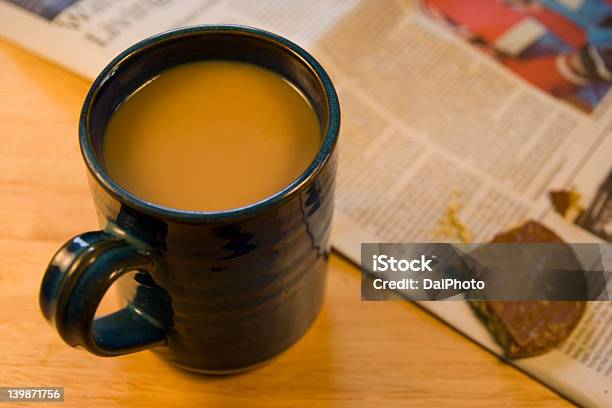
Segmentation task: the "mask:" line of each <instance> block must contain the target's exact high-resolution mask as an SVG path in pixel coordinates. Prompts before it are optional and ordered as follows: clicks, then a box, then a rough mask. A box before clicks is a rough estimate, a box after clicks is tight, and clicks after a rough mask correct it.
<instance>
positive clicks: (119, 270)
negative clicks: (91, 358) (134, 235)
mask: <svg viewBox="0 0 612 408" xmlns="http://www.w3.org/2000/svg"><path fill="white" fill-rule="evenodd" d="M154 264H155V262H154V258H153V256H152V255H151V254H150V253H146V252H143V251H138V249H137V248H136V247H135V246H134V245H132V244H130V243H128V242H127V241H125V240H124V239H121V238H119V237H117V236H115V235H112V234H109V233H107V232H104V231H92V232H86V233H84V234H80V235H77V236H76V237H74V238H72V239H71V240H69V241H68V242H66V243H65V244H64V245H63V246H62V247H61V248H60V249H59V251H57V253H56V254H55V255H54V256H53V258H52V259H51V262H50V263H49V266H48V267H47V271H46V272H45V276H44V278H43V281H42V285H41V288H40V297H39V300H40V307H41V310H42V313H43V315H44V316H45V318H46V319H47V320H48V321H49V322H50V323H51V324H52V325H53V326H55V328H56V329H57V331H58V332H59V334H60V336H61V337H62V339H63V340H64V341H65V342H66V343H67V344H68V345H70V346H72V347H78V346H81V347H83V348H84V349H86V350H87V351H89V352H91V353H93V354H96V355H98V356H105V357H108V356H118V355H121V354H127V353H133V352H136V351H140V350H144V349H146V348H150V347H155V346H160V345H164V344H165V343H166V332H167V329H168V322H167V321H166V322H164V320H165V319H163V318H162V319H158V318H155V317H152V316H151V315H150V313H148V312H153V313H156V314H157V315H160V310H159V308H163V309H166V310H162V311H161V314H165V315H167V314H168V312H169V310H170V306H169V304H170V302H169V298H168V297H167V295H165V292H164V291H163V289H161V288H160V287H158V286H156V285H155V284H154V283H153V280H152V279H151V278H150V276H149V275H148V272H150V271H152V270H153V269H154V268H155V265H154ZM134 270H137V271H139V272H138V273H139V274H143V273H144V274H146V275H144V276H145V281H146V282H145V283H149V285H146V284H145V285H144V286H142V287H143V288H145V290H144V291H141V286H140V285H139V286H138V291H137V295H136V297H135V298H134V299H133V300H132V301H130V302H129V303H128V305H127V306H126V307H125V308H123V309H121V310H119V311H117V312H115V313H112V314H110V315H107V316H104V317H101V318H97V319H95V314H96V309H97V308H98V305H99V304H100V301H101V300H102V298H103V297H104V294H105V293H106V291H107V289H108V288H109V287H110V286H111V285H112V284H113V282H114V281H115V280H117V279H118V278H119V277H120V276H121V275H123V274H125V273H126V272H130V271H134ZM141 276H143V275H141ZM147 277H148V279H146V278H147ZM141 280H142V279H141ZM151 285H153V286H151ZM143 298H144V299H143ZM145 308H148V309H151V310H149V311H147V310H145ZM155 309H157V310H155Z"/></svg>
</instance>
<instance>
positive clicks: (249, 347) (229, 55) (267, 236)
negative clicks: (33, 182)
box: [40, 26, 340, 373]
mask: <svg viewBox="0 0 612 408" xmlns="http://www.w3.org/2000/svg"><path fill="white" fill-rule="evenodd" d="M205 59H226V60H239V61H244V62H249V63H253V64H256V65H259V66H263V67H266V68H268V69H271V70H273V71H275V72H277V73H279V74H281V75H282V76H284V77H285V78H287V79H288V80H290V81H291V82H292V83H293V84H294V85H296V86H297V87H299V88H300V89H301V90H302V91H303V92H304V94H305V95H306V96H307V97H308V98H309V100H310V102H311V103H312V105H313V107H314V108H315V110H316V112H317V114H318V117H319V121H320V124H321V132H322V135H323V139H322V144H321V148H320V151H319V153H318V154H317V156H316V158H315V159H314V161H313V163H312V164H311V165H310V167H308V169H307V170H306V171H305V172H304V173H303V174H302V175H301V176H300V177H299V178H298V179H297V180H295V181H294V182H293V183H291V185H289V186H287V187H286V188H284V189H282V190H281V191H279V192H278V193H276V194H275V195H273V196H272V197H269V198H267V199H265V200H263V201H260V202H256V203H253V204H251V205H249V206H246V207H242V208H238V209H233V210H228V211H219V212H196V211H183V210H175V209H171V208H166V207H161V206H158V205H155V204H152V203H150V202H146V201H144V200H142V199H139V198H138V197H135V196H134V195H133V194H131V193H130V192H129V191H126V190H124V189H123V188H121V187H120V186H119V185H118V184H117V183H116V182H115V181H113V180H112V179H111V178H110V177H109V176H108V174H107V173H106V171H105V169H104V157H103V155H102V138H103V135H104V130H105V126H106V124H107V122H108V120H109V117H110V115H111V114H112V113H113V112H114V110H115V109H116V108H117V107H118V105H119V104H120V103H121V102H122V101H123V100H124V99H125V98H126V97H127V96H129V95H130V94H131V93H132V92H134V91H135V90H136V89H138V87H140V86H141V85H142V84H144V83H145V82H146V81H147V80H149V79H151V78H153V77H154V76H155V75H157V74H158V73H159V72H160V71H162V70H164V69H166V68H169V67H172V66H176V65H178V64H182V63H186V62H190V61H195V60H205ZM202 97H203V98H205V97H206V95H202ZM339 125H340V111H339V106H338V100H337V96H336V93H335V91H334V87H333V85H332V83H331V81H330V79H329V77H328V76H327V74H326V73H325V71H324V70H323V68H322V67H321V66H320V65H319V64H318V63H317V61H315V59H314V58H313V57H312V56H311V55H309V54H308V53H307V52H306V51H304V50H303V49H302V48H300V47H299V46H297V45H296V44H294V43H292V42H290V41H288V40H286V39H284V38H282V37H279V36H277V35H274V34H271V33H269V32H265V31H261V30H258V29H253V28H247V27H239V26H196V27H188V28H182V29H178V30H174V31H170V32H166V33H163V34H160V35H157V36H154V37H151V38H149V39H146V40H144V41H142V42H140V43H138V44H136V45H134V46H132V47H131V48H129V49H128V50H126V51H124V52H123V53H121V55H119V56H118V57H117V58H115V59H114V60H113V61H112V62H111V63H110V64H109V65H108V66H107V67H106V68H105V69H104V70H103V71H102V73H101V74H100V75H99V76H98V78H97V79H96V81H95V82H94V84H93V86H92V87H91V90H90V91H89V94H88V95H87V97H86V99H85V103H84V105H83V110H82V113H81V119H80V125H79V126H80V127H79V132H80V144H81V151H82V153H83V157H84V159H85V163H86V165H87V169H88V170H89V181H90V187H91V191H92V195H93V199H94V202H95V205H96V209H97V212H98V217H99V220H100V224H101V228H102V230H100V231H93V232H86V233H83V234H80V235H78V236H76V237H74V238H73V239H71V240H70V241H68V242H67V243H66V244H65V245H64V246H63V247H62V248H60V250H59V251H58V252H57V253H56V254H55V255H54V256H53V259H52V260H51V262H50V264H49V267H48V269H47V271H46V273H45V276H44V279H43V282H42V287H41V291H40V306H41V309H42V312H43V314H44V316H45V318H46V319H47V320H49V321H50V322H51V323H52V324H53V325H54V326H55V328H56V329H57V331H58V332H59V334H60V336H61V337H62V338H63V339H64V341H65V342H66V343H68V344H69V345H70V346H74V347H77V346H80V347H82V348H84V349H86V350H88V351H89V352H91V353H94V354H97V355H100V356H116V355H121V354H125V353H131V352H135V351H139V350H143V349H147V348H153V349H154V351H155V352H157V353H159V354H160V355H161V356H162V357H163V358H165V359H167V360H168V361H170V362H171V363H173V364H175V365H177V366H180V367H183V368H186V369H190V370H195V371H198V372H204V373H230V372H235V371H241V370H245V369H248V368H250V367H254V366H256V365H258V364H260V363H262V362H265V361H266V360H268V359H270V358H272V357H274V356H275V355H277V354H278V353H280V352H281V351H283V350H284V349H286V348H287V347H289V346H290V345H291V344H292V343H294V342H295V341H296V340H297V339H298V338H300V337H301V336H302V334H303V333H304V332H305V331H306V330H307V329H308V327H309V326H310V325H311V323H312V322H313V320H314V319H315V317H316V316H317V313H318V311H319V309H320V306H321V302H322V298H323V292H324V285H325V275H326V267H327V260H328V255H329V234H330V227H331V219H332V213H333V206H334V203H333V192H334V180H335V172H336V161H337V159H336V153H335V150H336V149H335V147H336V141H337V139H338V130H339ZM193 188H194V189H198V188H206V186H198V185H194V186H193ZM211 194H214V193H211ZM115 281H117V285H116V286H118V287H119V289H120V290H121V293H122V298H123V299H124V300H125V301H126V306H125V307H124V308H123V309H121V310H119V311H117V312H115V313H113V314H110V315H108V316H104V317H100V318H96V317H95V313H96V309H97V307H98V305H99V303H100V301H101V299H102V297H103V296H104V294H105V292H106V291H107V289H108V288H109V287H110V286H111V285H112V284H113V283H114V282H115Z"/></svg>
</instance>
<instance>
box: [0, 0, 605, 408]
mask: <svg viewBox="0 0 612 408" xmlns="http://www.w3.org/2000/svg"><path fill="white" fill-rule="evenodd" d="M459 4H461V7H458V5H459ZM482 15H486V20H487V22H488V24H487V25H484V26H483V25H482V24H479V23H478V22H479V21H482V18H481V17H479V16H482ZM606 15H610V16H612V7H610V6H609V5H607V3H606V2H604V1H596V0H583V1H579V0H575V1H570V0H557V1H554V0H537V1H536V0H534V1H529V0H516V1H506V2H494V1H486V0H482V1H481V0H470V1H464V2H456V1H443V0H422V1H408V0H388V1H377V0H342V1H340V0H338V1H333V0H311V1H309V2H303V1H299V0H286V1H282V2H281V1H273V0H268V1H257V2H253V1H248V0H226V1H215V0H202V1H186V0H184V1H178V0H128V1H118V0H78V1H77V0H54V1H53V0H48V1H43V0H40V1H36V0H0V35H1V36H3V37H5V38H7V39H10V40H12V41H13V42H15V43H17V44H20V45H21V46H23V47H25V48H27V49H29V50H31V51H32V52H35V53H37V54H40V55H42V56H44V57H46V58H48V59H49V60H51V61H54V62H55V63H57V64H60V65H62V66H64V67H66V68H67V69H70V70H72V71H74V72H76V73H78V74H80V75H82V76H83V77H86V78H89V79H93V78H94V77H95V75H97V73H98V72H99V71H100V70H101V69H102V67H103V66H104V65H105V64H107V63H108V62H109V61H110V60H111V59H112V58H113V57H114V56H115V55H116V54H117V53H119V52H120V51H121V50H123V49H125V48H127V47H128V46H129V45H131V44H132V43H134V42H136V41H138V40H140V39H143V38H144V37H146V36H149V35H152V34H154V33H157V32H161V31H164V30H167V29H170V28H173V27H178V26H184V25H192V24H200V23H225V24H227V23H231V24H245V25H252V26H256V27H260V28H263V29H268V30H271V31H274V32H277V33H279V34H281V35H284V36H286V37H288V38H290V39H292V40H293V41H295V42H297V43H298V44H300V45H302V46H303V47H305V48H306V49H308V50H309V51H310V52H312V53H313V54H314V55H315V57H317V58H318V59H319V60H320V61H321V62H322V63H323V65H324V66H325V67H326V69H327V70H328V72H329V73H330V75H331V76H332V79H333V80H334V83H335V84H336V86H337V89H338V91H339V95H340V101H341V108H342V115H343V121H342V131H341V137H340V140H341V141H340V147H339V148H340V157H341V159H340V168H339V172H338V183H337V207H336V208H337V211H336V215H335V221H334V232H333V236H332V243H333V246H334V247H335V248H336V249H337V250H338V251H340V252H342V253H344V254H345V255H346V256H348V257H349V258H350V259H352V260H354V261H355V262H359V259H360V244H361V243H362V242H459V241H464V242H485V241H487V240H490V239H491V238H492V237H493V236H494V235H495V234H497V233H499V232H501V231H504V230H505V229H508V228H509V227H511V226H514V225H516V224H517V223H520V222H522V221H524V220H526V219H529V218H532V219H537V220H540V221H542V222H544V223H545V224H547V225H548V226H549V227H551V228H552V229H553V230H555V231H556V232H557V233H559V234H560V235H561V236H562V237H564V238H565V239H566V240H567V241H568V242H597V241H598V240H600V239H606V237H607V235H606V234H607V233H609V232H611V231H612V226H611V223H612V217H611V214H612V204H611V202H612V200H611V199H610V196H612V192H610V190H612V188H609V185H610V184H612V182H609V181H607V180H608V179H610V177H612V176H608V175H609V174H610V170H611V168H612V166H611V165H612V162H611V160H610V158H611V157H612V108H611V105H612V93H611V92H608V89H609V87H610V84H611V83H612V82H611V81H610V78H612V74H611V75H610V76H609V77H608V76H607V75H608V70H607V67H608V65H607V63H606V61H608V60H610V61H611V63H610V66H612V55H607V53H608V51H607V48H606V47H605V44H603V45H602V42H605V40H609V39H610V38H612V37H609V38H607V37H606V36H605V33H603V34H602V31H603V30H601V29H599V25H597V24H595V23H592V21H594V20H593V19H594V18H595V17H597V19H599V20H601V18H602V16H606ZM479 18H480V20H479ZM599 20H597V21H599ZM611 20H612V19H611ZM592 26H596V27H598V28H597V29H593V28H592ZM602 38H603V39H602ZM609 43H612V41H609ZM75 50H78V52H77V51H75ZM572 63H574V64H575V65H576V64H577V65H576V66H572ZM580 63H582V65H580ZM576 68H580V69H582V71H581V70H580V69H576ZM569 189H573V190H576V191H577V192H579V194H580V197H581V204H580V205H581V206H582V207H584V208H586V209H588V211H585V212H584V213H583V217H582V218H583V219H582V221H580V220H578V225H580V226H581V227H582V228H580V227H578V226H575V225H572V224H571V223H570V222H569V221H567V220H565V219H562V218H561V217H560V216H558V215H557V214H555V213H554V211H553V206H551V201H550V193H551V191H554V190H569ZM584 214H586V215H584ZM587 229H588V230H589V231H591V232H592V233H593V234H597V235H598V236H599V237H596V236H595V235H592V234H590V233H589V232H587V231H586V230H587ZM420 304H421V305H422V306H423V307H424V308H426V309H428V310H430V311H431V312H432V313H434V314H436V315H438V316H439V317H441V318H442V319H443V320H445V321H446V322H447V323H449V324H450V325H452V326H454V327H455V328H457V329H458V330H459V331H461V332H463V333H464V334H466V335H467V336H469V337H470V338H472V339H473V340H475V341H476V342H478V343H480V344H481V345H483V346H484V347H486V348H487V349H489V350H491V351H492V352H494V353H496V354H498V355H501V350H500V349H499V347H498V346H497V345H496V344H495V342H494V341H493V340H492V338H491V337H490V336H489V334H488V332H487V331H486V329H485V327H484V326H483V325H482V324H481V323H480V322H479V321H478V320H477V319H476V317H475V316H474V315H473V313H472V311H471V310H470V309H469V307H468V305H467V304H466V303H465V302H422V303H420ZM512 363H513V364H515V365H517V366H518V367H520V368H521V369H523V370H525V371H527V372H528V373H530V374H531V375H533V376H534V377H536V378H538V379H540V380H541V381H543V382H545V383H546V384H548V385H549V386H551V387H553V388H555V389H557V390H558V391H559V392H561V393H563V394H564V395H566V396H568V397H569V398H570V399H572V400H573V401H575V402H577V403H579V404H581V405H584V406H593V407H595V406H598V407H601V406H612V304H610V303H607V302H593V303H591V304H589V307H588V308H587V312H586V315H585V316H584V317H583V319H582V321H581V323H580V325H579V327H577V328H576V329H575V330H574V333H573V334H572V336H571V338H570V339H568V340H567V341H566V342H565V343H564V344H563V345H562V346H561V347H560V348H559V349H557V350H554V351H552V352H549V353H547V354H546V355H543V356H540V357H534V358H527V359H522V360H517V361H513V362H512Z"/></svg>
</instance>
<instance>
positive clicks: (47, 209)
mask: <svg viewBox="0 0 612 408" xmlns="http://www.w3.org/2000/svg"><path fill="white" fill-rule="evenodd" d="M88 86H89V84H88V82H87V81H85V80H83V79H81V78H78V77H76V76H74V75H72V74H70V73H67V72H66V71H64V70H62V69H61V68H58V67H56V66H54V65H51V64H49V63H47V62H45V61H43V60H41V59H39V58H38V57H35V56H33V55H31V54H29V53H27V52H25V51H23V50H21V49H19V48H17V47H15V46H12V45H9V44H7V43H5V42H0V140H1V142H0V386H63V387H65V402H64V404H63V406H83V407H84V406H89V407H95V406H99V407H113V406H132V405H133V406H165V405H170V406H192V405H198V406H205V407H217V406H219V407H233V406H271V407H284V406H307V407H326V406H351V407H352V406H356V407H359V406H364V407H371V406H379V407H390V406H466V407H467V406H469V407H474V406H521V407H526V406H533V407H536V406H537V407H542V406H556V407H558V406H566V405H569V403H568V402H567V401H566V400H564V399H562V398H561V397H559V396H558V395H557V394H555V393H553V392H552V391H550V390H549V389H547V388H546V387H544V386H543V385H541V384H539V383H537V382H535V381H533V380H532V379H530V378H529V377H527V376H526V375H524V374H523V373H521V372H519V371H517V370H515V369H514V368H512V367H510V366H508V365H506V364H504V363H502V362H501V361H499V360H498V359H497V358H495V357H494V356H492V355H491V354H489V353H487V352H485V351H484V350H482V349H481V348H479V347H478V346H476V345H475V344H474V343H472V342H470V341H468V340H466V339H465V338H464V337H462V336H461V335H459V334H457V333H456V332H455V331H453V330H452V329H450V328H448V327H447V326H445V325H443V324H442V323H440V322H439V321H437V320H436V319H434V318H433V317H431V316H430V315H428V314H427V313H425V312H423V311H422V310H420V309H418V308H417V307H416V306H414V305H412V304H409V303H406V302H370V303H365V302H361V301H360V294H359V281H360V279H359V272H358V269H357V268H356V267H355V266H354V265H352V264H350V263H348V262H347V261H345V260H343V259H342V258H341V257H339V256H337V255H334V256H332V260H331V267H330V271H329V280H328V286H327V297H326V301H325V305H324V308H323V311H322V313H321V314H320V316H319V317H318V319H317V321H316V323H315V324H314V326H313V327H312V328H311V329H310V331H309V332H308V333H307V334H306V335H305V336H304V337H303V338H302V339H301V340H300V341H299V342H298V343H297V344H296V345H295V346H294V347H292V348H291V349H290V350H289V351H287V352H285V353H284V354H282V355H281V356H279V357H278V358H276V359H275V360H274V361H273V362H271V363H270V364H268V365H266V366H264V367H262V368H260V369H258V370H255V371H252V372H249V373H246V374H241V375H235V376H229V377H205V376H198V375H194V374H189V373H186V372H183V371H180V370H178V369H176V368H173V367H171V366H170V365H168V364H166V363H165V362H164V361H162V360H160V359H159V358H157V357H156V356H155V355H154V354H153V353H150V352H146V351H145V352H141V353H137V354H133V355H129V356H124V357H116V358H99V357H95V356H92V355H89V354H87V353H85V352H83V351H80V350H77V349H72V348H69V347H68V346H66V345H65V344H63V343H62V341H61V340H60V338H59V336H58V335H57V334H56V333H55V332H54V330H53V329H52V328H51V327H50V326H49V325H48V324H47V323H46V322H45V321H43V319H42V317H41V314H40V312H39V309H38V301H37V300H38V288H39V284H40V281H41V277H42V274H43V272H44V270H45V268H46V265H47V262H48V261H49V258H50V257H51V256H52V255H53V253H54V252H55V250H56V249H57V248H58V247H59V246H60V245H61V244H62V243H63V242H64V241H65V240H66V239H68V238H70V237H72V236H73V235H76V234H78V233H80V232H83V231H86V230H93V229H97V225H96V217H95V213H94V208H93V205H92V202H91V200H90V199H89V192H88V188H87V183H86V179H85V166H84V165H83V164H82V162H81V155H80V152H79V147H78V140H77V118H78V114H79V111H80V108H81V103H82V101H83V98H84V96H85V93H86V91H87V88H88ZM111 296H112V295H111ZM7 405H8V404H5V403H0V408H1V407H3V406H7ZM41 405H44V404H36V406H41ZM53 406H60V405H59V404H55V405H53Z"/></svg>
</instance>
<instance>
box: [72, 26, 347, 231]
mask: <svg viewBox="0 0 612 408" xmlns="http://www.w3.org/2000/svg"><path fill="white" fill-rule="evenodd" d="M214 32H217V33H218V32H222V33H230V34H231V33H234V34H238V35H250V36H254V37H257V38H258V39H260V40H263V41H269V42H272V43H275V44H276V45H280V46H281V47H282V48H283V49H284V50H286V51H287V52H289V53H291V54H293V56H294V57H297V58H298V59H299V60H301V62H302V63H303V64H305V65H306V66H307V67H308V68H309V70H310V71H311V72H313V73H314V75H315V76H316V77H317V80H318V81H320V83H321V85H322V87H323V91H324V96H325V98H324V99H325V101H324V102H325V103H326V105H327V112H328V118H327V123H326V125H327V126H324V127H323V128H326V129H327V132H326V133H325V135H324V136H323V138H322V142H321V147H320V148H319V151H318V153H317V155H316V156H315V158H314V160H313V161H312V163H311V164H310V166H308V168H306V170H304V172H302V174H301V175H300V176H299V177H298V178H296V179H295V180H294V181H293V182H291V183H290V184H289V185H287V186H286V187H284V188H282V189H281V190H279V191H277V192H276V193H274V194H273V195H271V196H269V197H266V198H264V199H262V200H259V201H255V202H253V203H251V204H248V205H245V206H242V207H236V208H230V209H227V210H220V211H193V210H181V209H177V208H172V207H166V206H163V205H159V204H155V203H153V202H150V201H147V200H145V199H143V198H140V197H137V196H136V195H134V194H132V193H131V192H129V191H128V190H126V189H124V188H123V187H121V186H120V185H119V184H118V183H116V182H115V181H114V180H113V179H112V178H111V177H110V176H109V175H108V174H107V172H106V170H105V169H104V166H102V164H101V163H100V161H99V160H98V157H97V155H96V154H95V151H94V147H93V145H92V140H91V138H90V137H89V136H90V130H89V129H90V127H89V116H90V113H91V108H92V106H93V102H94V101H95V99H96V97H97V94H98V91H99V90H100V88H101V87H102V85H104V84H105V83H106V82H107V81H109V80H111V79H112V76H113V74H114V72H115V71H116V70H117V69H118V68H119V67H120V66H121V65H122V64H124V63H126V61H128V60H129V59H131V58H132V57H134V56H135V55H136V54H137V53H139V52H141V51H142V50H144V49H146V48H150V47H156V46H159V45H160V44H162V43H163V42H164V41H166V40H169V39H175V38H177V37H182V36H190V35H198V34H203V33H214ZM339 129H340V106H339V102H338V96H337V94H336V90H335V88H334V85H333V84H332V82H331V79H330V78H329V76H328V75H327V73H326V72H325V70H324V69H323V67H322V66H321V65H320V64H319V63H318V62H317V60H316V59H315V58H314V57H313V56H312V55H310V53H308V52H307V51H306V50H304V49H303V48H302V47H300V46H299V45H297V44H295V43H294V42H292V41H290V40H288V39H286V38H284V37H282V36H280V35H277V34H274V33H271V32H269V31H265V30H262V29H258V28H254V27H247V26H242V25H233V24H221V25H219V24H214V25H213V24H210V25H209V24H200V25H193V26H187V27H181V28H176V29H172V30H168V31H164V32H162V33H159V34H155V35H153V36H150V37H148V38H146V39H144V40H142V41H139V42H137V43H135V44H134V45H132V46H130V47H129V48H127V49H126V50H125V51H123V52H121V53H120V54H119V55H118V56H117V57H115V58H114V59H113V60H112V61H111V62H110V63H109V64H108V65H106V67H105V68H104V69H103V70H102V71H101V72H100V74H99V75H98V76H97V77H96V79H95V81H94V82H93V84H92V86H91V88H90V89H89V91H88V93H87V96H86V97H85V101H84V103H83V108H82V110H81V115H80V119H79V141H80V147H81V153H82V155H83V158H84V160H85V164H86V166H87V168H88V170H89V172H90V173H91V175H92V176H93V177H94V179H95V180H96V182H97V183H98V184H99V185H101V186H102V187H103V188H104V189H105V190H106V191H107V192H108V193H110V194H111V195H112V196H113V197H114V198H115V199H117V200H118V201H119V202H120V203H125V204H127V205H130V206H132V207H134V208H136V209H138V210H139V211H142V212H144V213H147V214H150V215H154V216H157V217H160V218H163V219H171V220H176V221H179V222H188V223H205V222H212V221H222V220H227V219H234V218H242V217H245V216H250V215H254V214H257V213H260V212H263V211H265V210H267V209H270V208H272V207H274V206H276V205H278V204H280V203H282V202H285V201H287V200H289V199H290V198H291V197H293V196H294V195H296V194H297V193H298V192H299V191H300V190H302V188H304V186H306V185H308V184H310V183H311V182H312V181H313V180H314V179H315V178H316V176H317V175H318V174H319V173H320V172H321V171H322V169H323V168H324V167H325V165H326V163H327V162H328V160H329V159H330V157H331V155H332V153H333V151H334V148H335V146H336V144H337V140H338V133H339Z"/></svg>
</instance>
